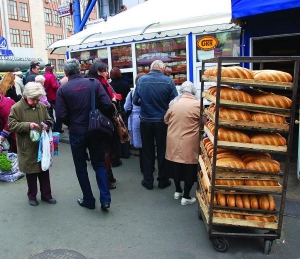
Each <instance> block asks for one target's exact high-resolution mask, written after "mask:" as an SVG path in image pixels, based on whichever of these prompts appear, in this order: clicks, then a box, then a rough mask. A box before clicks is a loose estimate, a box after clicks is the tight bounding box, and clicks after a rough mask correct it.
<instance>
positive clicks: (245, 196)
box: [242, 194, 251, 209]
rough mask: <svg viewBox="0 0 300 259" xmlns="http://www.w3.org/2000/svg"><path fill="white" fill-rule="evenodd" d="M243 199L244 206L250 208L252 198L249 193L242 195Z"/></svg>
mask: <svg viewBox="0 0 300 259" xmlns="http://www.w3.org/2000/svg"><path fill="white" fill-rule="evenodd" d="M242 201H243V207H244V208H245V209H250V208H251V204H250V199H249V195H248V194H244V195H243V196H242Z"/></svg>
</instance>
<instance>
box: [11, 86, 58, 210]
mask: <svg viewBox="0 0 300 259" xmlns="http://www.w3.org/2000/svg"><path fill="white" fill-rule="evenodd" d="M44 95H45V90H44V88H43V86H42V85H41V84H40V83H35V82H29V83H27V84H26V86H25V89H24V92H23V98H22V99H21V100H20V101H19V102H17V103H16V104H15V105H13V106H12V108H11V112H10V115H9V118H8V126H9V130H10V131H11V132H15V133H16V135H17V147H18V160H19V168H20V171H21V172H23V173H25V174H26V180H27V185H28V192H27V196H28V199H29V204H30V205H31V206H37V205H38V201H37V197H36V196H37V192H38V188H37V179H39V183H40V191H41V200H42V201H45V202H48V203H51V204H55V203H56V200H55V199H54V198H53V197H52V194H51V186H50V177H49V170H46V171H42V168H41V162H37V157H38V148H39V142H38V141H37V142H36V141H35V142H34V141H32V140H31V138H30V131H31V130H36V131H38V132H39V133H40V134H41V133H42V129H45V130H48V129H49V128H50V126H51V124H52V122H51V118H50V116H49V114H48V112H47V108H46V106H45V105H43V104H40V103H39V99H40V98H41V97H42V96H44ZM42 122H43V124H44V125H45V126H42Z"/></svg>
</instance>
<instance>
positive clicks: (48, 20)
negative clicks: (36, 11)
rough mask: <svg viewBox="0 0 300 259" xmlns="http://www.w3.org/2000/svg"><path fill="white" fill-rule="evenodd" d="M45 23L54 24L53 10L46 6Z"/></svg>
mask: <svg viewBox="0 0 300 259" xmlns="http://www.w3.org/2000/svg"><path fill="white" fill-rule="evenodd" d="M44 16H45V24H46V25H50V26H51V25H52V12H51V9H49V8H44Z"/></svg>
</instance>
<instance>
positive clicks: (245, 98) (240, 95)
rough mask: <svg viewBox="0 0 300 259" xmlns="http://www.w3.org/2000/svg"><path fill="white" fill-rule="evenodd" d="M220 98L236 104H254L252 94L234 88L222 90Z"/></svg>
mask: <svg viewBox="0 0 300 259" xmlns="http://www.w3.org/2000/svg"><path fill="white" fill-rule="evenodd" d="M220 98H221V99H225V100H230V101H235V102H244V103H253V98H252V96H251V95H250V94H248V93H246V92H243V91H241V90H236V89H232V88H224V89H221V92H220Z"/></svg>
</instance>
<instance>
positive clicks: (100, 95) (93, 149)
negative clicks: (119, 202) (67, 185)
mask: <svg viewBox="0 0 300 259" xmlns="http://www.w3.org/2000/svg"><path fill="white" fill-rule="evenodd" d="M79 66H80V64H79V62H78V60H76V59H70V60H67V61H66V62H65V64H64V71H65V74H66V76H67V77H68V82H67V83H65V84H64V85H63V86H61V87H60V88H59V89H58V91H57V94H56V106H57V112H56V116H57V118H58V119H59V120H61V121H62V122H63V123H65V124H66V125H67V126H68V127H69V133H70V145H71V150H72V155H73V160H74V165H75V169H76V174H77V178H78V181H79V184H80V187H81V190H82V193H83V198H82V199H81V198H80V199H78V200H77V202H78V204H79V205H80V206H83V207H86V208H88V209H95V198H94V195H93V192H92V189H91V185H90V181H89V177H88V172H87V164H86V150H87V149H88V150H89V155H90V159H91V163H92V166H93V169H94V170H95V172H96V179H97V184H98V188H99V190H100V203H101V208H102V209H108V208H109V207H110V202H111V196H110V191H109V183H108V178H107V169H106V167H105V165H104V161H105V151H104V143H103V137H102V136H101V135H99V134H95V133H89V132H88V126H89V113H90V111H91V81H90V80H89V79H88V78H84V77H83V76H81V75H80V67H79ZM95 100H96V104H97V105H98V108H101V109H103V110H111V111H112V110H113V105H112V102H111V100H110V98H109V97H108V95H107V94H106V92H105V90H104V88H103V86H102V85H101V84H100V83H99V82H98V81H95Z"/></svg>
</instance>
